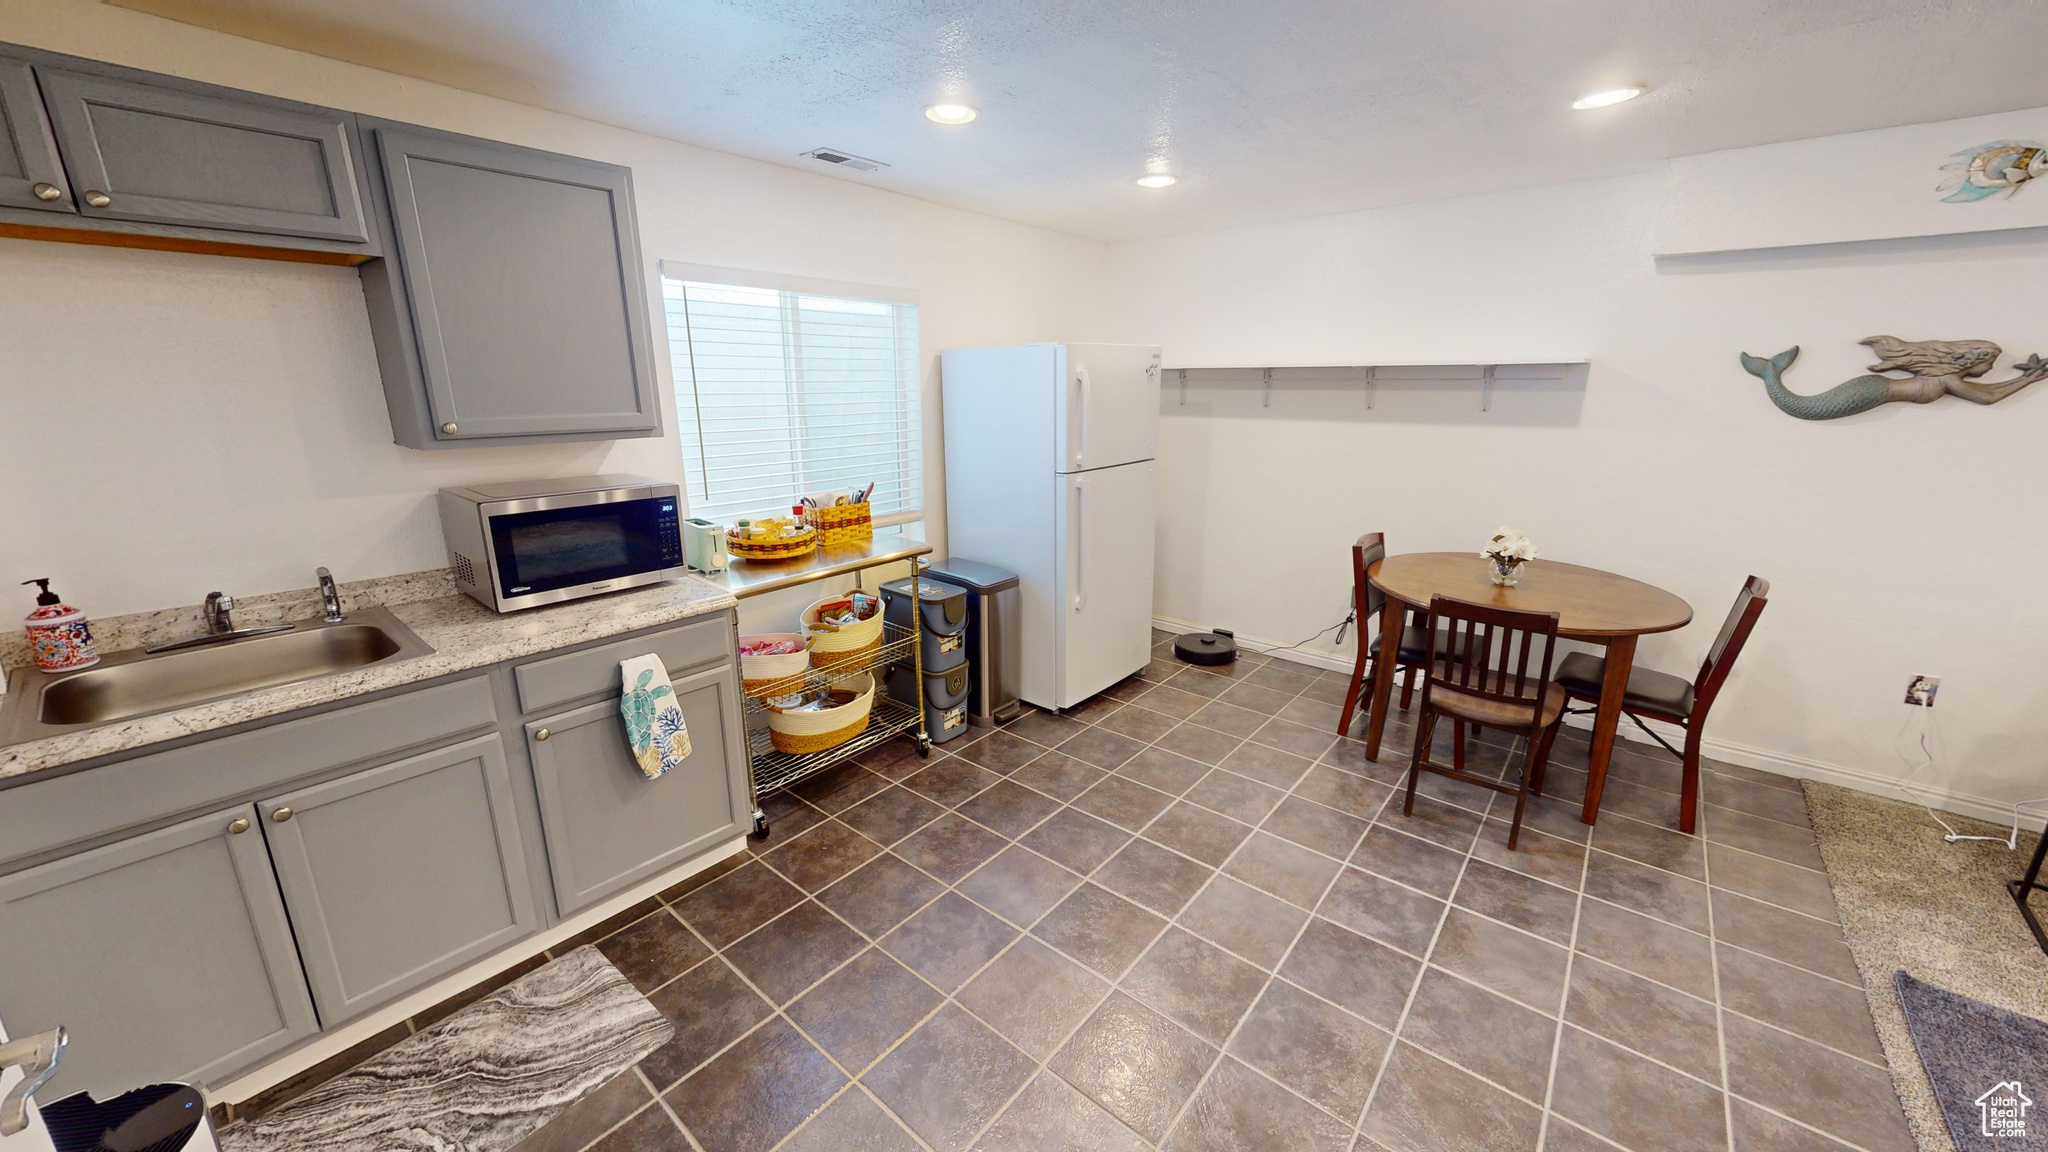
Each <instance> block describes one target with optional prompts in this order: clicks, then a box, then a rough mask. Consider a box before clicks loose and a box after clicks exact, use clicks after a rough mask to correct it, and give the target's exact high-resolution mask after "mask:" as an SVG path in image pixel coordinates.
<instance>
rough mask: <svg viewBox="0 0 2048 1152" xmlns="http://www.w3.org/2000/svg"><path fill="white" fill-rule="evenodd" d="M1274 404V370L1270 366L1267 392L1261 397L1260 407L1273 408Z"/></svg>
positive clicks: (1267, 377)
mask: <svg viewBox="0 0 2048 1152" xmlns="http://www.w3.org/2000/svg"><path fill="white" fill-rule="evenodd" d="M1272 406H1273V370H1272V369H1271V368H1268V369H1266V394H1265V396H1264V397H1263V398H1261V399H1260V401H1259V407H1261V408H1271V407H1272Z"/></svg>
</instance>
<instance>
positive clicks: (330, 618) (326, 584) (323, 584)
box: [313, 568, 342, 624]
mask: <svg viewBox="0 0 2048 1152" xmlns="http://www.w3.org/2000/svg"><path fill="white" fill-rule="evenodd" d="M313 575H314V576H316V577H318V578H319V580H320V607H321V608H323V609H325V610H326V615H325V619H326V620H327V622H328V623H329V624H339V623H341V621H342V615H341V592H340V590H338V589H336V588H335V586H334V574H333V573H332V572H329V571H328V570H327V569H325V568H315V569H314V570H313Z"/></svg>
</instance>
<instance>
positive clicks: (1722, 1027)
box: [1698, 780, 1804, 1152]
mask: <svg viewBox="0 0 2048 1152" xmlns="http://www.w3.org/2000/svg"><path fill="white" fill-rule="evenodd" d="M1803 802H1804V801H1803V800H1802V803H1803ZM1699 803H1700V806H1701V807H1702V808H1704V807H1705V806H1706V803H1707V788H1706V781H1704V780H1702V781H1700V793H1699ZM1698 815H1699V816H1701V817H1704V816H1705V815H1706V813H1704V812H1701V813H1698ZM1701 839H1702V840H1704V839H1706V837H1704V836H1702V837H1701ZM1700 873H1701V876H1702V878H1703V879H1704V880H1705V881H1706V884H1707V962H1708V965H1709V971H1710V972H1711V974H1712V975H1713V978H1714V1044H1715V1046H1716V1048H1717V1050H1718V1051H1717V1052H1716V1056H1717V1057H1718V1059H1719V1063H1720V1069H1721V1139H1722V1142H1723V1146H1724V1147H1726V1148H1727V1150H1728V1152H1736V1147H1735V1101H1734V1099H1733V1091H1734V1089H1733V1086H1732V1085H1730V1084H1729V1082H1728V1017H1727V1011H1728V1010H1727V1007H1726V1006H1725V1005H1723V1004H1722V1003H1721V933H1720V918H1719V917H1718V916H1717V915H1715V910H1714V862H1713V859H1712V854H1711V853H1709V852H1708V851H1707V850H1706V849H1705V848H1701V849H1700Z"/></svg>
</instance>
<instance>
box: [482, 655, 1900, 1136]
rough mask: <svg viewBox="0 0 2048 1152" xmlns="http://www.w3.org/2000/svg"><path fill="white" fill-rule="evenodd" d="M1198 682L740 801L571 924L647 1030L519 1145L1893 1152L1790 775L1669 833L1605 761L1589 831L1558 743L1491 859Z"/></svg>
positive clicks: (1493, 821) (1710, 807) (1207, 681)
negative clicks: (723, 845) (601, 921)
mask: <svg viewBox="0 0 2048 1152" xmlns="http://www.w3.org/2000/svg"><path fill="white" fill-rule="evenodd" d="M1227 672H1228V674H1227V675H1222V676H1218V675H1214V674H1211V673H1209V672H1205V671H1200V670H1195V669H1189V668H1184V667H1181V666H1178V665H1175V664H1173V663H1171V662H1168V661H1155V662H1154V664H1153V665H1152V666H1151V667H1150V668H1149V669H1147V671H1146V672H1144V673H1143V674H1142V675H1141V676H1140V677H1138V678H1135V679H1133V680H1131V681H1127V682H1126V683H1124V684H1120V685H1118V686H1117V687H1115V688H1112V689H1111V690H1109V691H1108V692H1107V693H1104V694H1103V696H1101V697H1098V698H1097V699H1095V700H1093V701H1090V702H1089V703H1088V704H1086V705H1084V706H1082V707H1080V708H1077V709H1074V710H1072V711H1071V712H1069V713H1068V714H1067V715H1065V716H1052V715H1048V714H1045V713H1039V712H1034V713H1031V714H1029V715H1027V716H1025V717H1023V718H1022V719H1020V720H1018V721H1016V722H1015V723H1013V724H1011V725H1009V726H1008V727H1007V729H1005V730H1004V731H1000V732H996V733H993V734H989V735H985V736H982V737H980V739H978V740H976V741H974V742H971V743H970V742H967V741H964V740H961V741H955V742H954V743H952V744H950V745H947V746H945V747H944V748H943V749H942V750H941V752H940V753H939V754H935V755H934V756H933V757H932V759H930V760H929V761H922V760H919V759H918V758H917V757H916V755H915V754H914V752H912V751H911V750H909V749H908V748H907V747H905V746H902V745H893V746H890V747H888V748H886V749H884V750H882V751H880V752H878V753H875V754H871V755H870V756H868V757H867V758H866V759H865V760H864V761H863V762H862V763H861V764H858V765H849V766H847V767H845V768H843V769H839V770H835V771H833V772H832V773H830V774H829V775H828V776H825V777H823V778H818V779H814V780H811V781H809V782H806V783H804V784H802V785H800V786H799V787H798V788H797V789H796V790H795V794H785V795H781V796H778V797H776V798H775V801H774V804H773V807H772V811H773V814H774V836H773V837H772V838H771V839H770V840H768V841H767V842H765V843H762V844H757V845H754V846H752V847H751V849H750V853H749V855H746V856H742V857H737V858H735V859H734V860H732V861H731V862H729V863H727V864H726V865H722V866H721V868H720V869H718V870H715V871H714V873H710V874H706V875H704V876H700V877H696V878H693V879H692V880H691V881H690V882H689V883H687V884H685V885H682V886H680V887H679V889H678V890H676V891H672V892H670V893H666V894H664V899H663V903H662V905H661V906H660V907H658V908H655V909H652V910H651V911H649V914H647V915H646V916H645V917H644V918H642V919H639V920H637V921H635V922H634V923H631V924H630V925H628V926H625V927H623V928H620V929H618V930H617V932H616V934H615V935H612V936H610V937H609V938H607V939H605V940H603V941H602V942H601V943H600V945H599V946H600V947H601V948H602V949H603V950H604V951H605V952H606V954H608V955H610V956H611V957H613V959H614V960H615V961H616V962H617V963H618V964H619V965H620V967H621V968H622V969H623V970H624V971H625V972H626V973H627V974H628V975H629V976H631V977H632V978H633V980H634V981H635V982H636V983H637V984H638V985H639V986H640V987H641V988H643V989H644V990H646V991H648V992H649V993H650V995H651V998H652V999H653V1001H654V1003H655V1004H656V1005H657V1006H658V1007H659V1008H660V1009H661V1010H662V1011H663V1012H664V1013H666V1014H668V1015H669V1016H670V1017H671V1018H673V1019H674V1021H675V1024H676V1037H675V1039H674V1040H673V1041H671V1042H670V1043H669V1044H668V1045H667V1046H666V1047H664V1048H663V1049H661V1050H660V1051H658V1052H657V1053H655V1054H654V1055H653V1056H651V1057H649V1058H648V1059H647V1060H646V1061H644V1062H643V1063H642V1064H641V1065H640V1066H639V1067H638V1068H637V1069H635V1070H634V1071H633V1072H632V1073H629V1074H627V1075H626V1076H622V1077H620V1078H619V1079H618V1080H615V1081H614V1082H613V1083H612V1084H610V1085H609V1086H607V1087H606V1088H604V1089H602V1090H601V1091H599V1092H598V1093H596V1094H594V1095H592V1096H591V1097H588V1098H586V1099H585V1100H584V1101H583V1102H581V1103H579V1104H578V1105H576V1106H575V1107H574V1108H572V1109H571V1110H570V1111H569V1112H567V1113H565V1114H564V1115H563V1116H562V1117H560V1118H558V1119H557V1120H556V1121H555V1122H554V1123H552V1124H550V1125H549V1126H548V1127H546V1128H544V1129H542V1130H541V1131H540V1132H539V1133H536V1134H535V1135H534V1136H533V1137H532V1138H530V1139H529V1141H528V1142H527V1143H526V1144H525V1145H522V1152H540V1150H542V1149H549V1150H554V1149H560V1150H574V1149H579V1148H583V1147H586V1146H587V1147H590V1148H593V1149H597V1150H600V1152H647V1150H656V1149H699V1150H701V1152H742V1150H757V1149H758V1150H766V1149H771V1148H782V1149H795V1150H823V1149H867V1150H895V1149H922V1148H929V1149H938V1150H941V1152H956V1150H959V1149H964V1148H968V1147H974V1148H982V1149H992V1150H993V1149H1003V1150H1011V1149H1014V1150H1019V1152H1022V1150H1032V1152H1039V1150H1047V1149H1070V1150H1076V1152H1078V1150H1082V1149H1103V1150H1125V1149H1142V1148H1150V1147H1160V1148H1165V1149H1172V1150H1180V1149H1187V1150H1196V1149H1259V1150H1293V1149H1331V1150H1341V1149H1359V1150H1388V1152H1458V1150H1464V1149H1474V1150H1486V1152H1511V1150H1518V1149H1537V1148H1544V1149H1552V1150H1569V1152H1596V1150H1601V1149H1612V1148H1614V1147H1617V1146H1618V1147H1620V1148H1624V1149H1628V1150H1630V1152H1664V1150H1667V1149H1670V1150H1691V1149H1702V1150H1704V1149H1722V1150H1739V1152H1793V1150H1799V1152H1819V1150H1826V1149H1842V1148H1857V1149H1864V1150H1867V1152H1911V1149H1912V1147H1913V1145H1912V1140H1911V1137H1910V1136H1909V1135H1908V1133H1907V1130H1906V1127H1905V1122H1904V1119H1903V1117H1902V1116H1901V1114H1900V1112H1899V1108H1898V1105H1897V1102H1896V1100H1895V1099H1894V1097H1893V1095H1892V1089H1891V1083H1890V1077H1889V1074H1888V1073H1887V1071H1886V1070H1885V1066H1884V1059H1883V1055H1882V1053H1881V1051H1880V1049H1879V1047H1878V1043H1877V1038H1876V1036H1875V1034H1874V1032H1873V1030H1872V1027H1871V1024H1870V1018H1869V1013H1868V1011H1867V1009H1866V1008H1865V1006H1864V1001H1863V994H1862V991H1861V988H1860V986H1859V985H1858V983H1857V974H1856V970H1855V967H1854V965H1853V963H1852V962H1851V960H1850V957H1849V952H1848V949H1847V947H1846V946H1845V945H1844V943H1843V939H1842V934H1841V931H1840V929H1839V928H1838V926H1837V925H1836V923H1835V918H1834V904H1833V900H1832V898H1831V897H1830V894H1829V890H1828V884H1827V880H1826V878H1825V876H1823V875H1822V873H1821V872H1820V871H1818V869H1819V867H1820V859H1819V855H1818V853H1817V851H1816V849H1815V845H1814V838H1813V835H1812V833H1811V832H1810V831H1809V829H1808V826H1807V820H1806V811H1805V803H1804V800H1803V798H1802V796H1801V794H1800V792H1799V790H1798V786H1797V785H1796V784H1795V783H1794V782H1792V781H1790V780H1785V779H1781V778H1779V777H1775V776H1770V775H1766V774H1763V773H1758V772H1754V771H1750V770H1747V769H1742V768H1737V767H1733V766H1727V765H1711V766H1710V767H1711V771H1709V772H1708V773H1707V774H1706V778H1705V782H1704V785H1703V793H1704V800H1705V804H1704V807H1703V811H1704V816H1703V820H1702V824H1703V831H1704V833H1705V834H1704V835H1703V836H1700V837H1691V836H1684V835H1680V834H1679V833H1678V832H1677V831H1675V821H1676V814H1677V808H1678V798H1677V796H1676V794H1675V792H1676V789H1677V779H1678V769H1677V766H1676V765H1675V764H1674V763H1673V762H1672V761H1671V759H1670V758H1669V757H1667V756H1664V755H1663V754H1662V753H1654V754H1651V753H1646V752H1645V751H1644V750H1643V749H1642V747H1641V746H1640V745H1634V744H1627V745H1625V746H1624V747H1623V748H1621V749H1619V750H1617V752H1616V754H1615V757H1614V761H1613V767H1612V771H1611V774H1610V777H1609V784H1608V790H1607V799H1606V802H1605V805H1604V811H1603V813H1602V816H1601V819H1600V823H1599V825H1598V827H1596V828H1591V829H1589V828H1587V827H1585V826H1584V825H1582V824H1580V823H1579V822H1578V819H1577V806H1576V804H1575V803H1572V801H1574V800H1576V799H1577V798H1578V797H1579V796H1580V795H1581V794H1582V790H1583V787H1584V779H1585V774H1584V771H1583V765H1584V763H1585V756H1586V751H1585V749H1586V745H1585V742H1584V740H1583V738H1582V737H1580V736H1578V735H1577V734H1576V733H1573V732H1572V731H1571V730H1567V733H1566V734H1565V735H1564V736H1562V737H1560V739H1559V748H1558V750H1557V753H1556V757H1555V760H1554V762H1553V767H1552V770H1551V780H1552V781H1554V783H1553V784H1552V790H1553V792H1555V793H1556V794H1557V795H1558V799H1556V800H1551V801H1546V802H1543V803H1540V804H1538V805H1537V806H1536V807H1535V809H1534V811H1533V812H1532V813H1531V815H1530V817H1529V826H1528V828H1526V829H1525V830H1524V832H1523V834H1522V850H1521V851H1518V852H1509V851H1508V850H1507V847H1506V829H1507V825H1506V823H1505V822H1504V820H1503V819H1501V818H1500V817H1501V815H1502V813H1503V812H1504V811H1505V810H1506V809H1507V808H1509V807H1511V806H1512V803H1513V801H1512V798H1497V797H1496V796H1495V795H1494V794H1492V793H1487V792H1483V791H1481V790H1479V789H1476V788H1472V787H1470V786H1467V785H1463V784H1459V783H1457V782H1454V781H1448V780H1442V779H1432V780H1427V781H1425V783H1424V785H1423V788H1422V795H1421V797H1420V798H1418V800H1417V802H1416V810H1415V814H1414V815H1413V816H1412V817H1411V816H1404V815H1402V813H1401V805H1400V799H1399V796H1398V795H1397V794H1396V793H1395V791H1394V789H1393V787H1392V785H1393V784H1394V783H1395V782H1396V781H1398V780H1399V779H1401V776H1402V772H1403V770H1404V766H1405V763H1406V759H1407V756H1406V748H1407V746H1408V741H1409V738H1410V733H1411V731H1412V729H1411V727H1410V726H1409V724H1408V722H1407V719H1406V717H1405V716H1402V715H1400V714H1397V715H1396V718H1395V720H1394V721H1393V723H1392V724H1391V725H1390V728H1389V740H1388V746H1389V751H1388V752H1387V753H1386V755H1385V757H1384V761H1383V762H1382V763H1374V762H1372V761H1369V760H1367V759H1366V758H1365V756H1364V754H1363V746H1362V745H1360V744H1358V743H1356V742H1354V741H1351V740H1348V739H1346V740H1340V739H1339V738H1338V737H1336V736H1335V735H1333V734H1332V731H1333V729H1334V727H1335V723H1336V704H1337V702H1338V701H1341V699H1342V697H1343V687H1344V685H1343V677H1342V676H1340V675H1338V674H1334V673H1322V674H1319V673H1317V672H1315V671H1314V670H1312V669H1306V668H1304V667H1302V666H1299V665H1294V664H1287V663H1281V662H1269V661H1267V660H1265V659H1263V658H1260V657H1250V658H1246V659H1244V660H1242V661H1241V662H1240V663H1239V664H1237V665H1236V666H1234V667H1232V668H1230V669H1228V670H1227ZM1360 727H1361V728H1362V725H1361V726H1360ZM1473 760H1474V762H1475V763H1478V764H1485V765H1488V766H1490V767H1491V768H1494V769H1498V770H1503V771H1505V770H1507V768H1508V766H1509V765H1510V764H1518V763H1519V753H1518V752H1517V751H1516V750H1515V749H1514V748H1513V747H1512V746H1511V745H1509V744H1502V743H1485V744H1479V745H1476V746H1475V748H1474V751H1473ZM1390 798H1391V799H1390Z"/></svg>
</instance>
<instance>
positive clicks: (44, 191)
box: [29, 180, 64, 200]
mask: <svg viewBox="0 0 2048 1152" xmlns="http://www.w3.org/2000/svg"><path fill="white" fill-rule="evenodd" d="M29 191H31V192H34V193H35V194H36V199H38V200H55V199H56V198H58V197H59V196H62V195H64V190H63V189H62V188H59V187H57V186H56V185H55V184H46V183H44V182H42V181H40V180H38V181H37V182H36V185H35V187H33V188H31V189H29Z"/></svg>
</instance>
